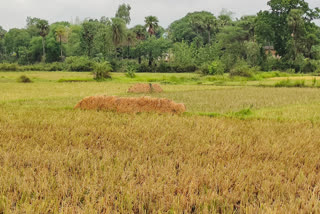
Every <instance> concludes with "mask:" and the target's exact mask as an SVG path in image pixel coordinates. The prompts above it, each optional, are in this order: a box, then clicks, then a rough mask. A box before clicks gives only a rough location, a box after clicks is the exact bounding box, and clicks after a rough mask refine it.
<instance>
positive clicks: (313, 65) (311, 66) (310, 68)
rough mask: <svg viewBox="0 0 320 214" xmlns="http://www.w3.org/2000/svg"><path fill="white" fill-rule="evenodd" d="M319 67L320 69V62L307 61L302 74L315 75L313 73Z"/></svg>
mask: <svg viewBox="0 0 320 214" xmlns="http://www.w3.org/2000/svg"><path fill="white" fill-rule="evenodd" d="M319 67H320V63H319V61H317V60H310V59H305V60H304V65H303V67H302V72H303V73H313V72H316V71H317V69H318V68H319Z"/></svg>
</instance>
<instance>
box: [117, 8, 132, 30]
mask: <svg viewBox="0 0 320 214" xmlns="http://www.w3.org/2000/svg"><path fill="white" fill-rule="evenodd" d="M130 10H131V7H130V5H129V4H122V5H119V8H118V11H117V13H116V18H120V19H123V20H124V21H125V23H126V24H127V25H128V24H130V22H131V18H130Z"/></svg>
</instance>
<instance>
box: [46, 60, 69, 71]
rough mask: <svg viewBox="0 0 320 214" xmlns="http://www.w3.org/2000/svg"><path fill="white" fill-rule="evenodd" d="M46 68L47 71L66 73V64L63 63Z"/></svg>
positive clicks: (52, 64) (55, 63)
mask: <svg viewBox="0 0 320 214" xmlns="http://www.w3.org/2000/svg"><path fill="white" fill-rule="evenodd" d="M46 67H47V68H46V70H47V71H64V70H66V66H65V63H62V62H54V63H51V64H48V65H47V66H46Z"/></svg>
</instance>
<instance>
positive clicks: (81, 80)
mask: <svg viewBox="0 0 320 214" xmlns="http://www.w3.org/2000/svg"><path fill="white" fill-rule="evenodd" d="M93 81H95V80H94V79H90V78H68V79H59V80H58V82H93Z"/></svg>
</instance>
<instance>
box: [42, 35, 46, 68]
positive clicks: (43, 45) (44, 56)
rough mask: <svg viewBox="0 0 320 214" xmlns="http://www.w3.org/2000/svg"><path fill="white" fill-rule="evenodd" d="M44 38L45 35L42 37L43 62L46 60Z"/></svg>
mask: <svg viewBox="0 0 320 214" xmlns="http://www.w3.org/2000/svg"><path fill="white" fill-rule="evenodd" d="M45 46H46V40H45V37H42V61H43V62H45V61H46V48H45Z"/></svg>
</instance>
